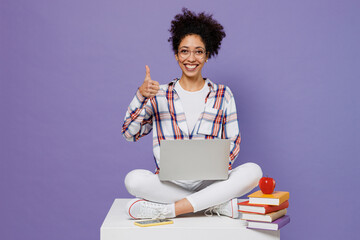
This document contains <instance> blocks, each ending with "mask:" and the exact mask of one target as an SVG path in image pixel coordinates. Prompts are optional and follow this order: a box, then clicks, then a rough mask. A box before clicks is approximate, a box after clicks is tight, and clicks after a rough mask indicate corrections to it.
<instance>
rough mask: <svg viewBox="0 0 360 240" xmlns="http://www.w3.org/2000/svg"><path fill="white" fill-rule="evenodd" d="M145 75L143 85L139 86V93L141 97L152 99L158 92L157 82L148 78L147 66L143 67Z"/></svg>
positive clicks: (148, 70) (148, 69)
mask: <svg viewBox="0 0 360 240" xmlns="http://www.w3.org/2000/svg"><path fill="white" fill-rule="evenodd" d="M145 68H146V75H145V80H144V82H143V84H142V85H141V86H140V88H139V91H140V93H141V95H143V97H146V98H151V97H154V96H155V95H156V94H157V92H158V91H159V83H158V82H157V81H154V80H151V77H150V68H149V66H148V65H146V66H145Z"/></svg>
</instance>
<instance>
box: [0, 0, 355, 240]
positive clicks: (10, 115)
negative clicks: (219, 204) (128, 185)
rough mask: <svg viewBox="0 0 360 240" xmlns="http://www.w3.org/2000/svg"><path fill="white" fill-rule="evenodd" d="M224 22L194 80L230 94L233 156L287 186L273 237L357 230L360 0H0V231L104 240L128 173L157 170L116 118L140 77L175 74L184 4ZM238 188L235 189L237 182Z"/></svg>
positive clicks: (144, 144) (143, 145) (147, 146)
mask: <svg viewBox="0 0 360 240" xmlns="http://www.w3.org/2000/svg"><path fill="white" fill-rule="evenodd" d="M183 6H186V7H189V8H190V9H191V10H195V11H207V12H212V13H213V14H214V17H215V18H216V19H217V20H218V21H219V22H221V23H222V24H223V25H224V27H225V30H226V33H227V37H226V38H225V39H224V41H223V44H222V49H221V51H220V54H219V56H218V57H217V58H214V59H211V60H210V61H209V62H208V63H207V64H206V66H205V67H204V71H203V75H204V76H206V77H209V78H210V79H212V80H213V81H215V82H218V83H219V82H221V83H224V84H226V85H228V86H230V88H231V89H232V91H233V92H234V94H235V96H236V103H237V110H238V116H239V123H240V129H241V133H242V144H241V152H240V154H239V157H238V159H237V161H236V165H238V164H240V163H243V162H247V161H253V162H256V163H258V164H259V165H261V167H262V168H263V171H264V173H265V174H267V175H269V176H272V177H274V178H275V179H276V181H277V190H285V191H290V193H291V202H290V208H289V214H290V216H291V224H290V225H288V226H287V227H285V228H284V229H283V230H282V231H281V235H282V239H352V238H353V236H354V235H355V236H356V235H357V228H358V226H359V220H358V217H357V218H356V219H355V216H359V214H360V212H359V208H358V206H357V205H358V204H357V203H358V199H359V194H358V192H356V190H357V187H358V183H359V181H358V180H356V179H357V178H356V177H357V175H358V174H359V160H360V159H359V156H360V154H359V132H360V131H359V130H360V129H359V120H360V119H359V116H360V113H359V109H360V106H359V93H358V92H359V87H360V84H359V80H360V70H359V66H360V57H359V56H360V48H359V43H360V28H359V22H360V14H359V9H360V3H359V1H356V0H354V1H336V0H331V1H330V0H319V1H314V0H302V1H288V0H283V1H280V0H278V1H275V0H274V1H265V0H263V1H259V0H258V1H250V0H248V1H222V3H220V1H213V2H209V1H206V0H204V1H166V0H163V1H134V2H131V3H130V1H110V0H109V1H100V0H97V1H96V0H81V1H80V0H66V1H64V0H62V1H60V0H59V1H47V0H33V1H25V0H23V1H20V0H18V1H15V0H14V1H1V2H0V79H1V82H0V84H1V85H0V93H1V101H0V106H1V107H0V109H1V110H0V111H1V113H0V114H1V124H0V127H1V128H0V131H1V132H0V136H1V137H0V139H1V142H0V147H1V155H0V159H1V162H0V164H1V167H0V169H1V170H0V171H1V172H0V187H1V193H0V194H1V197H0V214H1V218H0V219H1V220H0V221H1V223H0V233H1V238H2V239H52V240H57V239H59V240H60V239H61V240H63V239H99V229H100V226H101V224H102V221H103V220H104V218H105V216H106V213H107V211H108V210H109V207H110V206H111V204H112V202H113V200H114V198H119V197H130V195H129V194H128V193H127V192H126V190H125V188H124V185H123V179H124V177H125V175H126V173H127V172H128V171H130V170H132V169H134V168H146V169H149V170H153V169H154V163H153V158H152V151H151V137H146V138H143V139H142V141H140V142H138V143H129V142H126V141H125V139H124V138H123V137H122V136H121V126H122V123H123V117H124V114H125V111H126V109H127V106H128V104H129V103H130V100H131V99H132V97H133V95H134V93H135V91H136V89H137V87H138V86H139V85H140V84H141V83H142V81H143V79H144V76H145V67H144V66H145V64H148V65H149V66H150V69H151V76H152V78H153V79H155V80H158V81H159V82H160V83H162V84H165V83H167V82H169V81H170V80H171V79H172V78H174V77H179V76H180V74H181V72H180V69H179V67H178V66H177V64H176V62H175V60H174V56H173V53H172V52H171V47H170V44H169V43H168V42H167V39H168V37H169V33H168V31H167V30H168V29H169V27H170V21H171V20H172V18H173V17H174V15H175V14H177V13H179V12H180V10H181V7H183ZM234 187H236V186H234Z"/></svg>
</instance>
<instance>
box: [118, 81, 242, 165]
mask: <svg viewBox="0 0 360 240" xmlns="http://www.w3.org/2000/svg"><path fill="white" fill-rule="evenodd" d="M178 80H179V79H175V80H173V81H172V82H171V83H169V84H166V85H161V86H160V90H159V92H158V93H157V95H156V96H155V97H153V98H144V97H143V96H142V95H141V94H140V92H139V90H138V91H137V92H136V95H135V97H134V99H133V100H132V101H131V103H130V105H129V108H128V111H127V112H126V116H125V120H124V124H123V128H122V133H123V135H124V137H125V138H126V139H127V140H128V141H137V140H138V139H139V138H141V137H143V136H145V135H147V134H149V133H150V132H151V131H152V130H153V152H154V158H155V164H156V169H157V172H158V170H159V164H160V144H161V141H162V140H164V139H168V140H177V139H194V140H196V139H214V138H222V139H231V150H230V156H229V169H231V165H232V164H233V162H234V160H235V159H236V157H237V155H238V154H239V151H240V141H241V137H240V133H239V126H238V121H237V113H236V105H235V100H234V96H233V94H232V92H231V90H230V89H229V88H228V87H226V86H224V85H218V84H215V83H213V82H211V81H210V80H209V79H206V84H207V85H208V86H209V94H208V95H207V97H206V99H205V108H204V112H203V113H202V115H201V116H200V118H199V120H198V121H197V123H196V125H195V127H194V130H193V131H192V132H191V133H190V132H189V130H188V127H187V123H186V119H185V113H184V112H183V111H182V109H183V108H182V105H181V101H180V98H179V96H178V94H177V93H176V91H175V90H174V86H175V84H177V82H178Z"/></svg>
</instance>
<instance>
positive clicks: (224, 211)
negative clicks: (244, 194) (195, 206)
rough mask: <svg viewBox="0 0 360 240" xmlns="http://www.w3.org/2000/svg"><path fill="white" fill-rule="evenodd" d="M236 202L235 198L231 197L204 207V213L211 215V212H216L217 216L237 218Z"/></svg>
mask: <svg viewBox="0 0 360 240" xmlns="http://www.w3.org/2000/svg"><path fill="white" fill-rule="evenodd" d="M237 203H238V201H237V198H234V199H231V200H230V201H227V202H224V203H222V204H219V205H216V206H214V207H210V208H208V209H206V210H205V215H206V216H212V215H213V213H216V214H217V215H218V216H220V215H224V216H228V217H231V218H239V211H238V204H237Z"/></svg>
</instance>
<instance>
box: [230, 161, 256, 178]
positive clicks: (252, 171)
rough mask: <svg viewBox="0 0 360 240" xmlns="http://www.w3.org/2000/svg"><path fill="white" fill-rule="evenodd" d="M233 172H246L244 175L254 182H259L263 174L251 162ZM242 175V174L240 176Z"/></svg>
mask: <svg viewBox="0 0 360 240" xmlns="http://www.w3.org/2000/svg"><path fill="white" fill-rule="evenodd" d="M234 170H235V171H238V170H240V171H242V170H246V171H245V172H243V173H245V174H246V175H247V176H248V177H249V178H251V179H252V180H253V181H255V182H259V180H260V178H262V176H263V172H262V170H261V167H260V166H259V165H258V164H256V163H253V162H248V163H244V164H242V165H240V166H238V167H237V168H235V169H234ZM241 175H242V174H241Z"/></svg>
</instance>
